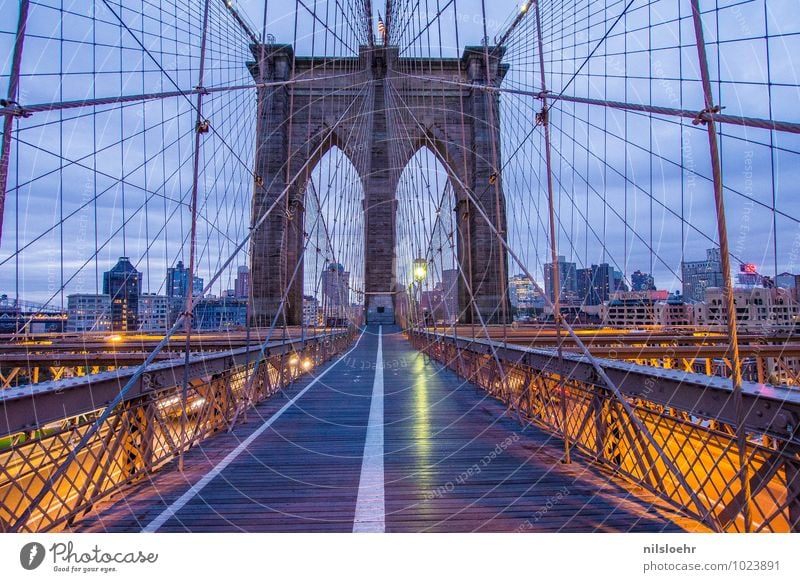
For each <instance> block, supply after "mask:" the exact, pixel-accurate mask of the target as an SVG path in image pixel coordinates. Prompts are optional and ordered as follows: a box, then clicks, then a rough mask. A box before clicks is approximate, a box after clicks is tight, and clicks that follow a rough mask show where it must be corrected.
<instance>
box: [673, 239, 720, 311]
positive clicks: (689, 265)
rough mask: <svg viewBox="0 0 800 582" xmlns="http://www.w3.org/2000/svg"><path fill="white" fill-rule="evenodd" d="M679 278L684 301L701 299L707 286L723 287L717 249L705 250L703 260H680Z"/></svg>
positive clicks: (703, 297)
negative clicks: (704, 258)
mask: <svg viewBox="0 0 800 582" xmlns="http://www.w3.org/2000/svg"><path fill="white" fill-rule="evenodd" d="M681 279H682V281H683V299H684V301H703V300H704V299H705V293H706V289H707V288H708V287H723V286H724V285H725V279H724V277H723V275H722V266H721V262H720V254H719V249H718V248H713V249H708V250H706V260H705V261H683V262H681Z"/></svg>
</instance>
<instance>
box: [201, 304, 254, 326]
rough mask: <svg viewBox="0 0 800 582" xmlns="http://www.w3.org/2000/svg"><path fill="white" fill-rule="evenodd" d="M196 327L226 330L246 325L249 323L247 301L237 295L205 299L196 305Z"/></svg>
mask: <svg viewBox="0 0 800 582" xmlns="http://www.w3.org/2000/svg"><path fill="white" fill-rule="evenodd" d="M193 314H194V321H193V322H192V325H193V327H194V329H197V330H200V331H204V330H205V331H210V330H225V329H234V328H241V327H244V326H245V325H246V323H247V301H246V300H244V299H237V298H235V297H221V298H215V299H204V300H203V301H199V302H198V303H196V304H195V305H194V309H193Z"/></svg>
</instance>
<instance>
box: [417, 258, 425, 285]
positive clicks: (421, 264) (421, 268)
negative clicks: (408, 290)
mask: <svg viewBox="0 0 800 582" xmlns="http://www.w3.org/2000/svg"><path fill="white" fill-rule="evenodd" d="M427 276H428V261H426V260H425V259H414V280H415V281H423V280H425V277H427Z"/></svg>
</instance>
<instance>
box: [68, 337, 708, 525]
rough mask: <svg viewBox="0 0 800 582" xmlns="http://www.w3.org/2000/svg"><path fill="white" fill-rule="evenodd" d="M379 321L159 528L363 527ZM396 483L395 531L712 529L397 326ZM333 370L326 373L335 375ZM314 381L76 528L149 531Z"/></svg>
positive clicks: (389, 514)
mask: <svg viewBox="0 0 800 582" xmlns="http://www.w3.org/2000/svg"><path fill="white" fill-rule="evenodd" d="M377 333H378V329H377V327H375V328H372V327H370V328H368V330H367V331H366V332H365V334H364V335H363V336H362V338H361V340H360V342H359V343H358V345H357V346H356V347H355V348H354V349H353V350H352V351H351V352H350V353H349V354H348V355H347V356H346V357H344V358H343V359H342V360H341V361H339V362H338V363H335V364H329V365H328V367H327V368H323V370H324V369H329V371H328V372H327V374H326V375H325V376H324V377H323V378H322V379H321V380H319V381H317V382H316V383H314V385H313V386H311V388H310V389H309V390H308V391H307V392H306V393H305V394H303V395H302V396H301V397H300V398H298V399H297V401H296V402H295V403H294V404H293V405H292V406H290V407H289V408H287V409H286V411H285V412H284V413H283V414H282V415H281V416H280V417H279V418H278V419H277V420H276V421H275V422H274V423H273V424H272V425H271V426H270V427H269V428H267V429H266V430H264V431H263V432H262V434H260V435H259V436H258V437H257V438H255V440H254V441H253V442H252V443H251V444H250V446H249V447H247V449H245V451H244V452H243V453H242V454H241V455H240V456H239V457H238V458H236V459H235V460H234V461H233V462H231V463H230V464H229V465H228V466H227V467H226V468H225V469H224V470H222V471H221V472H220V473H219V475H217V476H216V477H215V478H214V479H212V480H211V481H210V482H209V483H208V485H206V486H205V487H204V488H203V489H202V490H201V491H200V492H199V493H198V494H197V495H195V496H193V497H192V498H191V499H190V500H189V501H188V502H187V503H186V504H185V505H183V506H182V507H181V508H180V509H179V510H178V511H177V512H175V514H174V515H172V516H171V517H170V518H169V519H167V520H166V522H164V524H163V525H162V526H161V527H160V528H159V530H158V531H176V532H186V531H192V532H208V531H244V532H268V531H280V532H310V531H314V532H316V531H320V532H325V531H328V532H332V531H352V529H353V520H354V516H355V509H356V500H357V496H358V490H359V481H360V476H361V468H362V454H363V451H364V443H365V438H366V433H367V423H368V419H369V411H370V403H371V395H372V389H373V380H374V374H375V358H376V352H377V344H378V339H377ZM382 343H383V363H384V370H383V372H384V374H383V375H384V423H385V424H384V431H383V437H384V445H383V446H384V457H383V460H384V490H385V529H386V531H388V532H401V531H402V532H419V531H438V532H462V531H549V532H556V531H572V532H594V531H612V532H620V531H622V532H626V531H650V532H652V531H684V530H703V529H704V528H703V527H702V526H700V525H698V524H696V523H695V522H693V521H691V520H687V519H684V518H681V517H679V516H677V515H675V514H674V513H673V512H671V511H669V510H668V509H666V507H665V505H664V504H663V503H661V502H659V501H658V500H657V499H655V498H654V497H653V496H652V495H649V494H647V493H646V492H644V491H643V490H641V489H639V488H637V487H634V486H631V485H628V484H625V483H624V482H623V481H621V480H620V479H617V478H616V477H614V476H612V475H610V474H609V473H608V472H606V471H605V470H603V469H601V468H599V467H597V466H595V465H593V464H591V463H589V462H588V461H587V459H585V458H582V457H581V456H579V455H576V456H575V458H574V462H573V463H572V464H571V465H563V464H562V463H561V462H560V460H561V455H562V450H563V444H562V443H561V441H559V440H557V439H553V438H552V437H550V436H549V435H548V434H547V433H545V432H543V431H541V430H539V429H537V428H535V427H531V426H528V427H522V425H520V424H519V422H517V421H516V420H515V419H512V418H509V417H508V416H505V415H504V412H505V407H504V406H503V405H502V404H501V403H499V402H498V401H496V400H494V399H492V398H490V397H488V396H487V395H486V393H485V392H483V391H482V390H480V389H479V388H477V387H476V386H474V385H472V384H470V383H466V382H463V381H462V380H461V379H459V378H458V377H457V376H456V375H455V374H453V373H452V372H450V371H449V370H446V369H444V368H442V367H441V366H440V365H439V364H438V363H436V362H430V361H428V360H427V359H426V358H424V357H423V356H422V355H421V354H419V353H418V352H416V351H415V350H414V349H413V348H412V347H411V346H410V345H409V343H408V342H407V341H406V340H405V338H404V337H403V336H402V335H401V334H400V333H399V330H398V329H397V328H386V327H384V328H383V333H382ZM321 371H322V370H319V371H318V372H321ZM312 380H313V376H309V377H307V378H303V379H301V380H298V381H297V382H296V383H295V384H294V385H293V386H292V387H291V388H290V389H289V390H287V391H286V392H285V393H283V394H280V395H277V396H275V397H273V398H271V399H270V400H268V401H267V402H264V403H262V404H261V405H259V406H258V407H257V409H256V410H255V411H250V413H249V417H248V420H249V422H248V423H247V424H245V425H242V426H240V427H238V428H237V429H236V430H235V431H234V433H233V434H220V435H217V436H215V437H212V438H210V439H208V440H207V441H205V442H203V443H201V444H200V445H199V446H197V447H195V448H194V449H192V450H191V451H189V452H188V453H187V455H186V470H185V471H184V472H183V473H181V472H179V471H178V470H177V468H176V467H175V466H172V465H171V466H169V467H167V468H165V469H164V470H162V471H160V472H159V473H157V474H155V475H153V476H152V477H151V478H150V479H149V480H148V481H146V482H142V483H139V484H137V485H136V486H134V487H132V488H130V489H128V490H127V491H125V492H124V494H122V495H120V496H119V497H118V498H117V499H115V500H110V501H109V502H106V503H103V504H101V505H99V506H98V507H96V508H95V510H94V511H93V512H92V513H91V514H90V515H88V516H86V517H85V518H84V519H83V520H81V521H79V522H77V523H76V524H75V525H74V527H73V530H74V531H108V532H119V531H140V530H142V529H143V528H144V527H145V526H147V525H148V524H149V523H150V522H151V521H152V520H153V519H155V518H156V517H158V516H159V515H160V514H161V513H162V511H164V509H165V508H166V507H168V506H169V505H170V504H172V503H173V502H174V501H175V500H176V499H178V498H180V497H181V496H182V495H183V494H184V493H185V492H186V491H187V490H188V489H189V488H190V487H191V486H192V485H193V484H195V483H196V482H198V481H199V480H200V479H201V478H202V477H203V476H204V475H205V474H206V473H208V472H209V471H210V470H211V469H212V468H213V467H215V466H216V465H217V464H218V463H219V462H220V461H221V460H222V459H223V458H225V456H226V455H228V454H229V453H230V452H231V451H232V450H233V449H234V448H235V447H236V446H237V445H238V444H239V443H240V442H241V441H243V440H244V439H246V438H247V437H248V436H249V435H250V434H251V433H253V431H255V430H256V429H257V428H258V427H259V426H261V425H262V424H263V423H264V421H265V420H266V419H269V418H270V417H271V416H272V415H273V414H275V412H276V411H278V410H279V409H280V408H281V407H283V406H284V405H285V404H286V403H287V401H288V400H289V399H291V398H293V397H294V396H296V395H297V394H298V393H299V392H300V391H301V390H303V389H304V388H305V387H306V386H308V384H309V383H311V382H312Z"/></svg>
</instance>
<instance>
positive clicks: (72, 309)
mask: <svg viewBox="0 0 800 582" xmlns="http://www.w3.org/2000/svg"><path fill="white" fill-rule="evenodd" d="M110 329H111V297H109V296H108V295H90V294H88V293H78V294H75V295H69V296H67V331H68V332H87V331H109V330H110Z"/></svg>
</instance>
